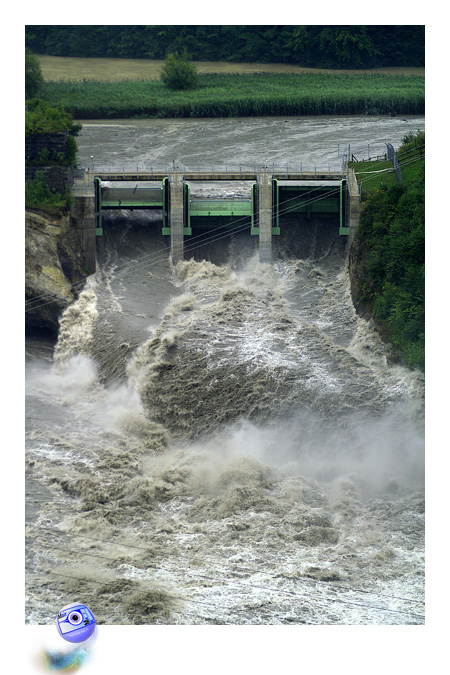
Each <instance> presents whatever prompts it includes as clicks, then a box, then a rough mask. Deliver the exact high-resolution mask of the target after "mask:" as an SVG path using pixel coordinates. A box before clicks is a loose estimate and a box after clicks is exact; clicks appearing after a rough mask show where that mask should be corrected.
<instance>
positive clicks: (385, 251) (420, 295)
mask: <svg viewBox="0 0 450 675" xmlns="http://www.w3.org/2000/svg"><path fill="white" fill-rule="evenodd" d="M424 155H425V134H424V133H421V134H418V135H417V137H410V136H408V137H405V139H404V142H403V145H402V147H401V148H400V149H399V150H398V152H397V156H398V158H399V162H400V164H401V165H402V163H403V164H404V169H406V167H407V166H408V167H409V169H410V170H409V171H406V170H403V171H402V183H401V185H399V184H394V185H390V186H384V187H382V188H380V189H379V190H378V191H376V192H375V193H374V194H373V195H372V196H371V197H370V198H369V199H367V201H366V202H365V203H364V205H363V208H362V211H361V217H360V225H359V229H358V231H357V234H356V237H355V241H354V243H353V247H352V253H351V257H352V263H351V264H352V266H353V268H354V269H356V268H357V269H358V281H357V284H356V289H355V291H356V298H355V299H356V302H357V304H360V306H363V307H364V308H365V310H366V311H368V312H370V313H371V314H372V316H373V318H374V319H375V321H376V322H377V325H378V327H379V328H380V330H381V332H382V334H383V335H384V337H385V338H386V339H387V340H388V341H389V342H391V343H392V344H393V346H394V350H395V355H396V356H397V357H398V358H399V360H401V361H402V362H404V363H405V364H406V365H408V366H410V367H412V368H420V369H421V370H424V369H425V159H424ZM394 175H395V174H394Z"/></svg>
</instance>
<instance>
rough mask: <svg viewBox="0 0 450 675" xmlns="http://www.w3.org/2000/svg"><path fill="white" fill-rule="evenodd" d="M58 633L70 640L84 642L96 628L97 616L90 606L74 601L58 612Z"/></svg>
mask: <svg viewBox="0 0 450 675" xmlns="http://www.w3.org/2000/svg"><path fill="white" fill-rule="evenodd" d="M56 626H57V628H58V633H59V634H60V635H61V637H62V638H64V640H67V641H68V642H84V640H87V639H88V638H90V637H91V635H92V634H93V632H94V630H95V618H94V615H93V614H92V612H91V610H90V609H89V607H86V605H80V604H79V603H74V604H72V605H67V606H66V607H63V608H62V609H61V611H60V612H59V613H58V616H57V621H56Z"/></svg>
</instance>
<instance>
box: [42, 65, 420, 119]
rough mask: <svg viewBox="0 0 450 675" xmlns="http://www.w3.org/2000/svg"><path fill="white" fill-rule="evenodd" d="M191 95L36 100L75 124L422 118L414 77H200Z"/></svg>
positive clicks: (105, 92) (90, 87)
mask: <svg viewBox="0 0 450 675" xmlns="http://www.w3.org/2000/svg"><path fill="white" fill-rule="evenodd" d="M198 82H199V86H198V87H197V88H196V89H195V90H183V91H171V90H169V89H167V87H165V86H164V85H163V83H162V82H158V81H129V80H127V81H124V82H96V81H87V80H86V81H83V82H63V81H58V82H45V83H44V88H43V97H44V98H45V99H46V100H47V101H48V102H49V103H50V104H51V105H54V106H56V105H58V104H63V105H64V107H65V108H66V110H67V111H69V112H70V113H71V114H72V115H73V116H74V117H75V118H77V119H99V118H127V117H256V116H258V117H261V116H293V115H361V114H366V115H375V114H380V115H388V114H393V113H396V114H402V115H407V114H410V115H421V114H423V113H424V110H425V82H424V78H423V77H419V76H390V75H378V74H364V75H362V74H358V75H350V74H345V75H343V74H332V73H320V74H317V73H302V74H287V73H286V74H280V73H276V74H273V73H254V74H249V75H236V74H217V73H215V74H204V75H199V79H198Z"/></svg>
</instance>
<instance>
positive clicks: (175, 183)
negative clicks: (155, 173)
mask: <svg viewBox="0 0 450 675" xmlns="http://www.w3.org/2000/svg"><path fill="white" fill-rule="evenodd" d="M169 222H170V257H171V259H172V263H173V264H174V265H176V264H177V262H179V261H180V260H183V259H184V180H183V176H182V175H181V174H179V173H178V172H175V173H173V174H172V175H171V176H170V215H169Z"/></svg>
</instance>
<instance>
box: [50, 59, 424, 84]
mask: <svg viewBox="0 0 450 675" xmlns="http://www.w3.org/2000/svg"><path fill="white" fill-rule="evenodd" d="M38 60H39V64H40V66H41V70H42V74H43V76H44V80H47V81H60V80H64V81H68V80H78V81H80V80H81V81H83V80H97V81H100V82H120V81H122V80H157V79H159V76H160V74H161V69H162V67H163V65H164V61H151V60H149V59H100V58H73V57H68V56H46V55H42V56H38ZM195 66H196V69H197V72H198V73H200V74H203V73H240V74H243V75H245V74H250V73H294V74H297V75H299V74H301V73H335V74H336V73H342V74H347V75H356V74H368V73H373V74H379V75H418V76H420V77H423V76H424V75H425V68H376V69H373V70H363V71H358V70H319V69H317V68H301V67H299V66H291V65H288V64H285V63H225V62H219V61H197V62H195Z"/></svg>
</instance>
